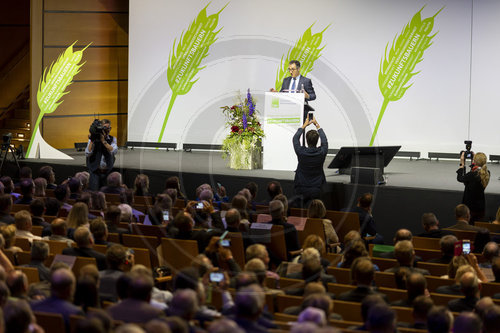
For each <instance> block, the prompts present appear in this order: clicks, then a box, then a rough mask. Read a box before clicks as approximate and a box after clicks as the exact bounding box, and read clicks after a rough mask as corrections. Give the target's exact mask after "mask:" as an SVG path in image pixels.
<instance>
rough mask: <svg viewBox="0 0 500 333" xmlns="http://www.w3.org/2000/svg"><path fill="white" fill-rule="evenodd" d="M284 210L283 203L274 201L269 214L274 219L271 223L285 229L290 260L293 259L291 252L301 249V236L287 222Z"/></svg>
mask: <svg viewBox="0 0 500 333" xmlns="http://www.w3.org/2000/svg"><path fill="white" fill-rule="evenodd" d="M284 209H285V208H284V206H283V203H282V202H281V201H278V200H274V201H271V202H270V203H269V213H270V214H271V217H272V220H271V222H270V223H272V224H273V225H280V226H282V227H283V231H284V235H285V243H286V249H287V252H288V257H289V259H291V258H290V251H297V250H299V249H300V245H299V236H298V233H297V229H295V226H294V225H293V224H290V223H288V222H286V221H285V218H286V217H285V211H284Z"/></svg>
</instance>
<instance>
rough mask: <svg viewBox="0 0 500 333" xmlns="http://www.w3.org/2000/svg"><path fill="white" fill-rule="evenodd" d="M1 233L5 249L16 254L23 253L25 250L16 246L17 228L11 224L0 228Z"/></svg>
mask: <svg viewBox="0 0 500 333" xmlns="http://www.w3.org/2000/svg"><path fill="white" fill-rule="evenodd" d="M0 233H1V234H2V236H3V240H4V242H3V249H4V250H9V251H12V252H13V253H14V254H16V253H17V252H22V251H23V250H22V249H21V248H20V247H17V246H14V243H15V242H16V226H15V225H13V224H9V225H6V226H2V227H0Z"/></svg>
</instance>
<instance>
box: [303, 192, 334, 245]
mask: <svg viewBox="0 0 500 333" xmlns="http://www.w3.org/2000/svg"><path fill="white" fill-rule="evenodd" d="M325 216H326V207H325V204H324V203H323V201H321V200H319V199H314V200H312V201H311V203H310V204H309V209H308V210H307V217H310V218H314V219H322V220H323V228H324V230H325V237H326V243H327V244H328V245H329V246H330V245H332V244H335V243H338V242H339V236H337V233H336V232H335V229H334V228H333V225H332V221H330V220H328V219H326V218H325Z"/></svg>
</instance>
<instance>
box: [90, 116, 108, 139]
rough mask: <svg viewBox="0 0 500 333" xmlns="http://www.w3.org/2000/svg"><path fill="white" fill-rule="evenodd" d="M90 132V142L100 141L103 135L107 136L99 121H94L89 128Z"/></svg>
mask: <svg viewBox="0 0 500 333" xmlns="http://www.w3.org/2000/svg"><path fill="white" fill-rule="evenodd" d="M89 132H90V141H92V142H94V141H99V140H100V139H101V134H102V135H106V133H105V132H104V126H102V123H101V121H100V120H99V119H94V121H93V122H92V124H91V125H90V128H89Z"/></svg>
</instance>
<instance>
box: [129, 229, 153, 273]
mask: <svg viewBox="0 0 500 333" xmlns="http://www.w3.org/2000/svg"><path fill="white" fill-rule="evenodd" d="M122 242H123V246H126V247H133V248H140V249H148V250H150V257H151V258H150V260H151V264H152V265H153V267H157V266H158V256H157V255H156V248H157V247H158V246H159V245H160V240H159V239H158V238H157V237H153V236H142V235H128V234H123V235H122Z"/></svg>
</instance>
